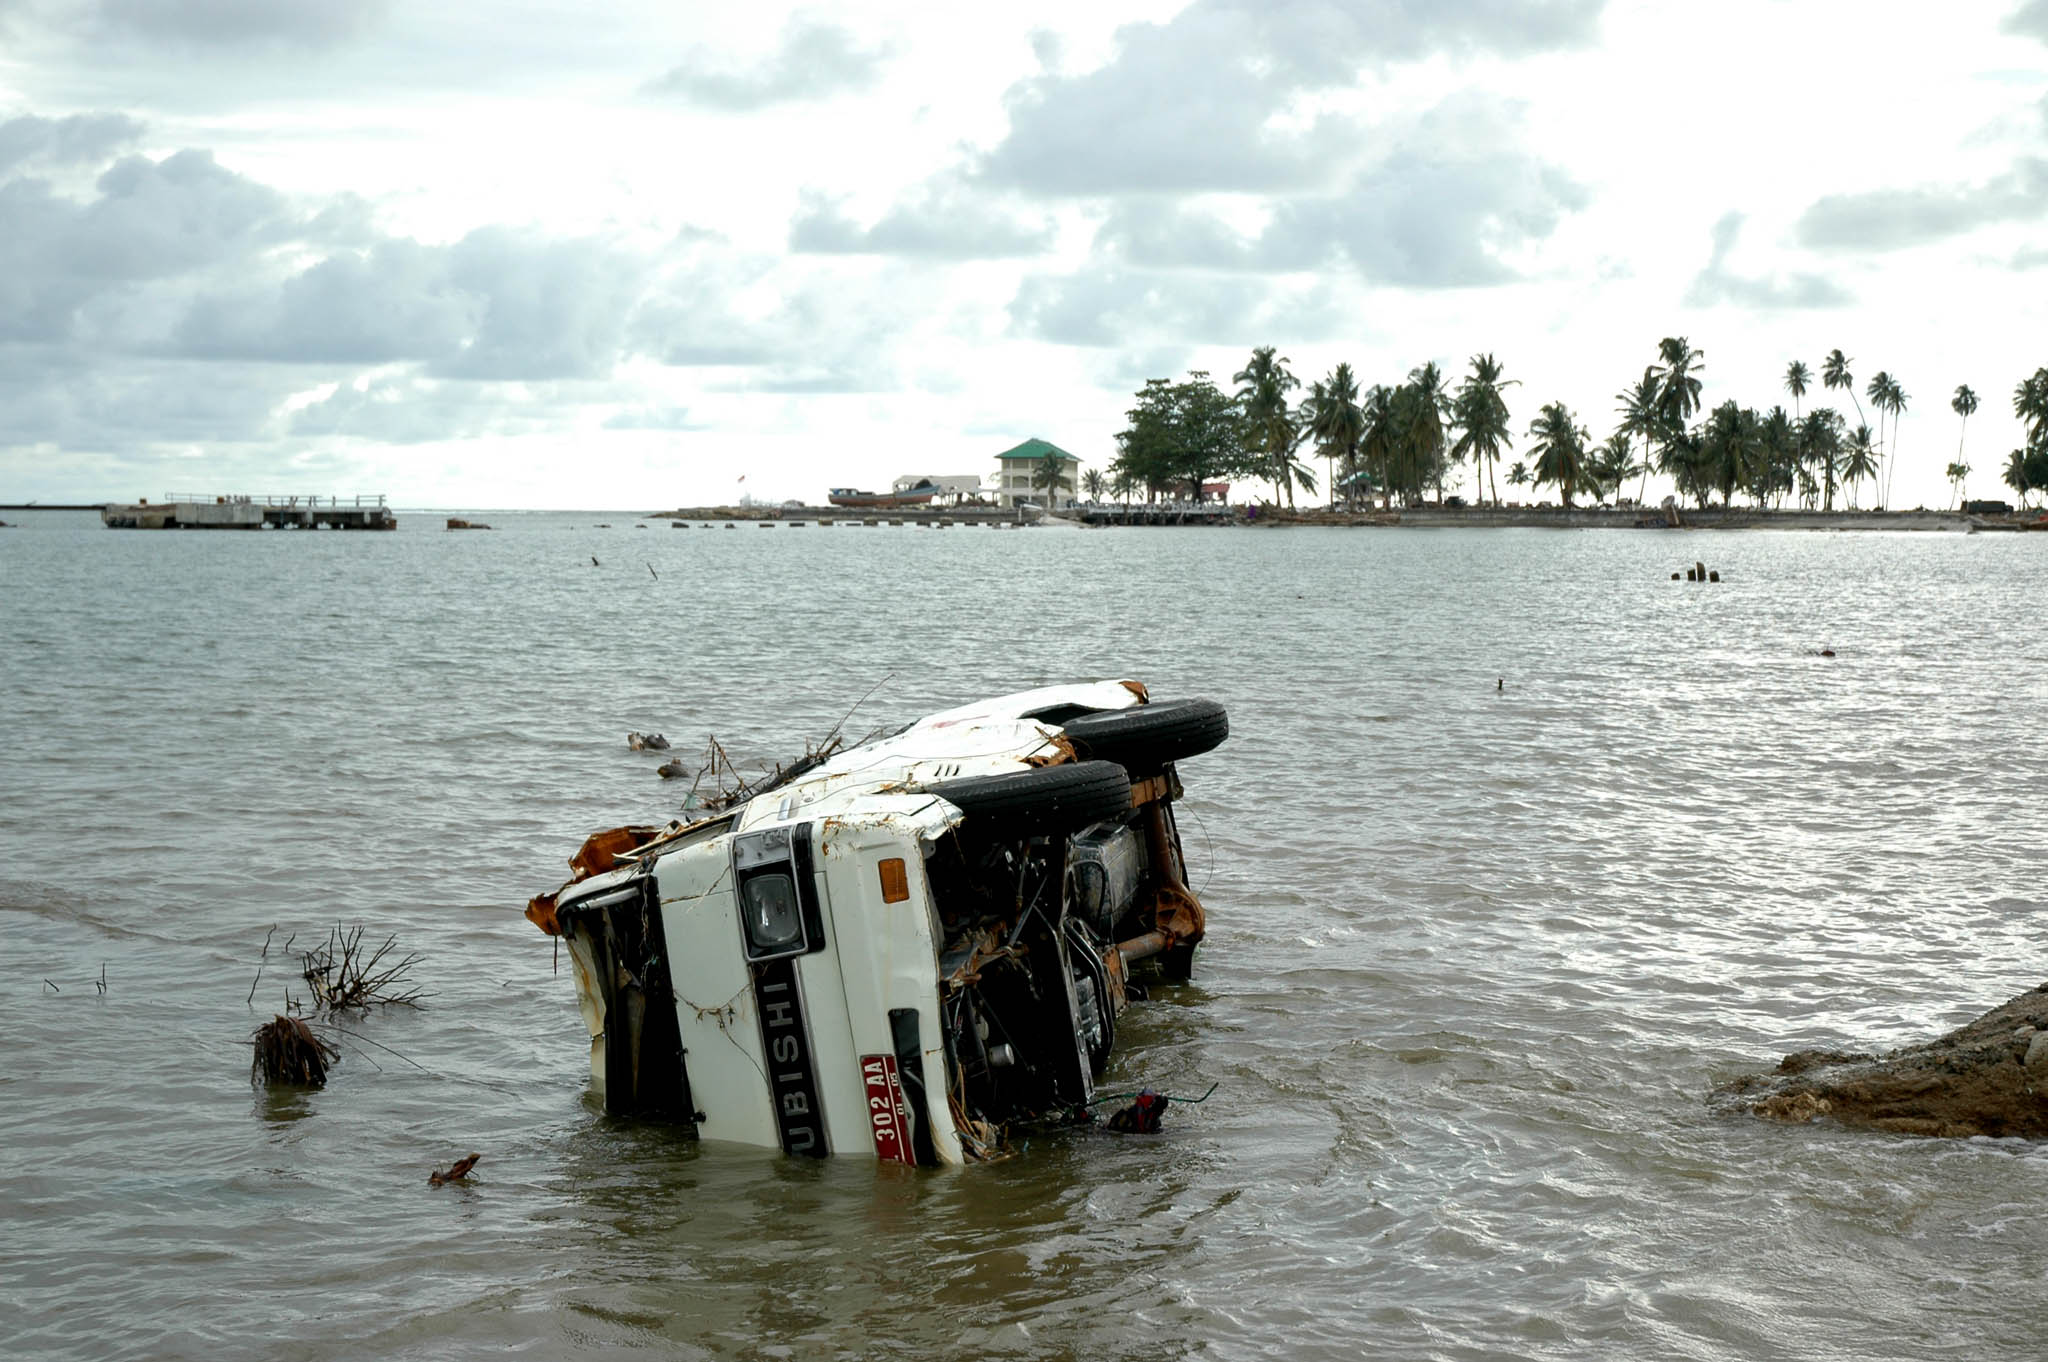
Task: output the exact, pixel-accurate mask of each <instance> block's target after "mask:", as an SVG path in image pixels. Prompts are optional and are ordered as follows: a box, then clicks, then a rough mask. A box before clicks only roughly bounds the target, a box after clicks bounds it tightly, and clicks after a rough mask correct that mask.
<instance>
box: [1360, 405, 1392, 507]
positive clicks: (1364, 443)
mask: <svg viewBox="0 0 2048 1362" xmlns="http://www.w3.org/2000/svg"><path fill="white" fill-rule="evenodd" d="M1359 409H1360V411H1361V412H1362V413H1363V414H1364V417H1365V428H1364V431H1363V433H1361V434H1360V435H1359V437H1358V461H1359V465H1360V467H1361V468H1362V469H1363V470H1364V471H1365V474H1366V481H1367V482H1369V483H1370V484H1371V485H1372V486H1374V487H1377V488H1379V491H1380V507H1381V509H1382V510H1384V509H1386V508H1387V507H1390V506H1392V505H1393V504H1394V466H1395V464H1396V463H1397V462H1398V454H1397V451H1398V449H1399V446H1400V442H1401V431H1400V423H1401V412H1400V407H1399V404H1398V403H1397V402H1396V400H1395V393H1394V389H1392V388H1389V387H1387V386H1386V385H1385V384H1383V383H1375V384H1373V386H1372V387H1371V388H1370V389H1368V390H1367V392H1366V394H1365V401H1364V402H1363V403H1361V404H1360V408H1359Z"/></svg>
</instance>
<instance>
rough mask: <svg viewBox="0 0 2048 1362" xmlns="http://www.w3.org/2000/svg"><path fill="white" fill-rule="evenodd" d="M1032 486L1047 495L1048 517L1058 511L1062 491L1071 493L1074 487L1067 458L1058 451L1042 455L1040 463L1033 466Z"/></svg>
mask: <svg viewBox="0 0 2048 1362" xmlns="http://www.w3.org/2000/svg"><path fill="white" fill-rule="evenodd" d="M1031 485H1032V487H1034V488H1036V489H1037V490H1039V491H1042V492H1044V493H1045V509H1046V513H1047V514H1048V515H1050V514H1051V513H1052V512H1054V511H1056V510H1058V509H1059V504H1060V493H1061V491H1063V490H1066V491H1071V490H1072V489H1073V486H1074V478H1073V475H1072V474H1071V473H1070V472H1069V471H1068V469H1067V460H1066V456H1064V455H1062V454H1060V453H1058V452H1056V451H1047V452H1046V453H1044V454H1042V455H1040V456H1039V458H1038V462H1037V463H1035V464H1033V465H1032V466H1031Z"/></svg>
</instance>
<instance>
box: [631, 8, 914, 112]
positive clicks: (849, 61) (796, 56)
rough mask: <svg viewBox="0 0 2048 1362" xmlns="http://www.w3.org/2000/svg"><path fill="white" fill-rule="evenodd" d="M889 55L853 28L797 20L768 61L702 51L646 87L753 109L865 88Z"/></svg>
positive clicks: (665, 95)
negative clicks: (737, 59) (868, 43)
mask: <svg viewBox="0 0 2048 1362" xmlns="http://www.w3.org/2000/svg"><path fill="white" fill-rule="evenodd" d="M887 56H888V53H887V51H886V50H885V49H883V48H879V47H875V48H870V47H864V46H862V44H861V42H860V40H859V39H858V38H857V37H856V36H855V35H854V34H853V33H852V32H850V31H849V30H847V29H844V28H840V27H837V26H836V25H832V24H821V23H816V22H812V21H804V20H793V21H791V23H790V25H789V27H788V28H787V29H785V30H784V31H783V34H782V38H781V41H780V42H779V43H778V44H777V46H776V48H775V50H774V51H773V52H771V53H769V54H768V56H767V57H766V58H765V59H764V60H762V61H759V62H755V63H745V62H735V61H733V60H732V59H731V58H729V57H719V56H714V55H710V54H707V53H704V52H701V51H699V52H696V53H693V54H692V55H691V56H690V58H689V59H688V60H687V61H685V62H684V63H682V64H681V65H679V66H675V67H672V68H670V69H669V70H668V71H665V72H663V73H662V74H661V75H660V76H657V77H656V78H655V79H653V80H651V81H649V82H648V83H647V86H646V93H647V94H649V95H651V96H654V97H655V98H658V99H679V100H684V101H686V102H688V103H692V104H697V105H701V106H703V107H705V108H710V109H722V110H726V111H728V112H734V113H747V112H751V111H753V110H755V109H761V108H765V107H767V106H768V105H771V104H784V103H790V102H793V101H803V100H818V99H825V98H828V97H830V96H833V95H841V94H847V93H850V92H853V91H857V90H864V89H866V88H868V87H869V86H871V85H873V84H874V83H875V81H876V80H877V79H878V78H879V77H880V75H881V70H882V65H883V63H884V61H885V60H886V59H887Z"/></svg>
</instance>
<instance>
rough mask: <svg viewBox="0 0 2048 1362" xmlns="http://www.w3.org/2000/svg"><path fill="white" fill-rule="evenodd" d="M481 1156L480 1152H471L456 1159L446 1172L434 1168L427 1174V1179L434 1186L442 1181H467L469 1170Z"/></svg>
mask: <svg viewBox="0 0 2048 1362" xmlns="http://www.w3.org/2000/svg"><path fill="white" fill-rule="evenodd" d="M482 1157H483V1155H481V1154H471V1155H469V1156H468V1157H466V1158H460V1159H457V1160H456V1161H455V1163H454V1166H453V1167H451V1168H449V1170H448V1171H447V1172H445V1173H443V1172H441V1171H440V1170H439V1169H436V1170H435V1171H434V1172H431V1173H429V1174H427V1181H428V1182H429V1183H430V1184H432V1185H433V1186H435V1187H439V1186H440V1185H441V1184H442V1183H444V1182H467V1181H468V1180H469V1170H470V1169H472V1168H474V1167H476V1161H477V1160H478V1159H480V1158H482Z"/></svg>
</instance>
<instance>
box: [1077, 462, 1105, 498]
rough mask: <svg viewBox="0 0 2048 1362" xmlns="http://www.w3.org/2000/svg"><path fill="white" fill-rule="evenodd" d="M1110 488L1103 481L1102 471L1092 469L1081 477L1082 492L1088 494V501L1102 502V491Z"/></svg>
mask: <svg viewBox="0 0 2048 1362" xmlns="http://www.w3.org/2000/svg"><path fill="white" fill-rule="evenodd" d="M1106 486H1108V483H1106V482H1105V481H1104V480H1103V477H1102V470H1101V469H1098V468H1091V469H1089V470H1088V471H1087V472H1086V473H1083V474H1082V475H1081V490H1082V491H1084V492H1086V493H1087V494H1088V500H1090V501H1100V500H1102V489H1103V488H1104V487H1106Z"/></svg>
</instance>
